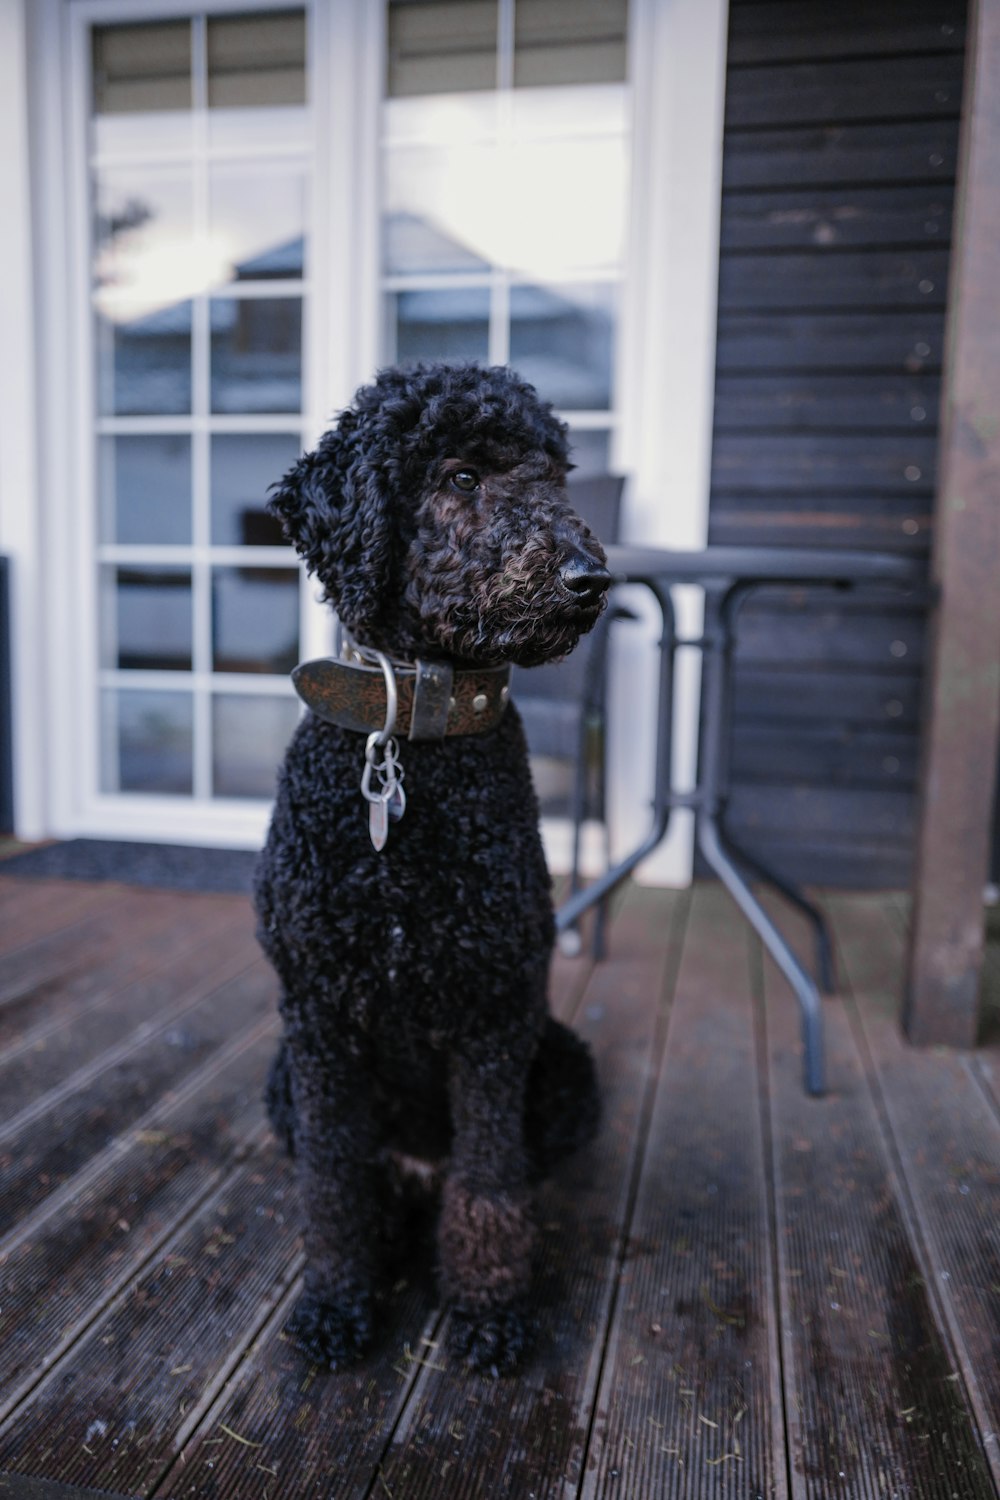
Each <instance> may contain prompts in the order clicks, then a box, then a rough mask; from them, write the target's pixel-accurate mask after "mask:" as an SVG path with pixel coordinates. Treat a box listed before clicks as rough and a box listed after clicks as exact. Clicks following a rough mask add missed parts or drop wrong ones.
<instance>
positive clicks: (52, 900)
mask: <svg viewBox="0 0 1000 1500" xmlns="http://www.w3.org/2000/svg"><path fill="white" fill-rule="evenodd" d="M9 868H10V866H9V865H7V864H6V862H5V863H4V864H3V865H0V955H3V956H6V955H9V954H10V953H13V952H16V951H17V949H18V948H23V947H24V946H25V944H27V943H32V942H37V940H38V939H39V938H44V937H49V936H51V935H52V934H53V933H56V932H58V931H59V930H60V929H61V928H63V927H70V926H72V925H73V924H74V923H77V922H80V921H82V920H83V919H84V918H85V917H87V916H96V915H97V914H98V913H99V912H100V911H102V910H104V909H106V908H108V907H111V906H114V904H115V902H116V901H117V900H118V899H119V897H120V895H121V891H122V887H121V886H119V885H114V884H109V883H102V884H100V885H94V884H91V883H90V882H85V881H81V880H25V879H23V878H21V879H19V878H18V877H17V876H15V875H11V874H5V873H2V872H3V871H5V870H8V869H9Z"/></svg>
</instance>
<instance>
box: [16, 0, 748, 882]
mask: <svg viewBox="0 0 1000 1500" xmlns="http://www.w3.org/2000/svg"><path fill="white" fill-rule="evenodd" d="M274 4H275V0H210V3H206V4H204V5H202V6H196V5H191V4H188V3H182V0H30V3H29V0H20V3H19V4H18V0H14V3H13V6H12V8H11V10H10V11H9V14H10V15H11V16H12V17H13V31H14V40H15V43H16V42H17V31H18V26H17V21H18V17H20V21H21V25H22V26H23V28H24V29H25V31H26V33H27V37H26V44H27V52H28V60H29V72H28V80H29V86H28V91H27V95H28V97H27V99H26V100H25V99H24V98H23V94H22V93H20V92H19V90H18V88H17V87H14V86H12V87H11V88H10V89H8V91H7V92H6V93H5V94H4V103H3V114H4V117H5V118H10V119H12V120H13V123H14V125H15V126H18V125H19V124H20V127H21V128H20V129H15V132H14V136H13V139H14V140H15V143H16V142H17V140H18V139H21V140H22V144H23V137H24V135H25V132H24V129H23V125H24V117H25V115H26V117H27V123H28V124H29V126H30V154H29V150H28V149H25V150H24V151H23V153H22V154H21V155H20V156H19V155H18V153H17V151H16V150H15V152H14V154H13V158H12V160H11V162H10V165H9V167H8V168H7V169H6V170H5V171H3V172H2V173H0V201H2V202H5V203H9V204H11V205H16V204H17V203H18V202H20V201H23V198H24V195H25V187H26V178H27V185H28V186H30V190H31V197H32V207H33V216H32V225H33V227H32V229H31V230H28V228H27V226H25V229H24V232H23V237H22V238H21V240H20V241H19V247H20V255H19V257H15V262H14V264H15V270H16V272H17V281H16V286H17V288H18V291H17V293H16V294H12V295H18V296H20V297H24V295H25V293H26V291H27V292H28V293H30V292H31V289H32V287H31V283H32V273H33V280H34V298H35V300H34V318H33V320H31V319H29V318H28V317H27V316H25V315H24V313H23V310H22V315H21V316H20V317H19V318H15V319H14V321H13V325H12V326H13V328H14V333H15V343H16V346H17V348H18V350H19V351H20V354H21V356H22V362H21V366H20V368H21V370H22V371H24V372H29V371H30V369H31V364H32V359H33V358H36V359H37V382H36V384H35V386H34V387H33V388H32V387H31V383H30V380H29V382H28V389H27V390H24V391H22V392H21V393H20V394H18V393H14V394H13V396H11V394H10V392H11V385H12V382H11V381H8V383H7V387H6V390H7V399H6V400H5V402H4V407H3V411H4V414H5V417H6V416H7V415H8V414H10V413H13V414H14V423H13V425H14V426H15V427H18V425H19V422H23V423H24V426H25V427H26V428H27V432H28V435H27V436H26V435H25V430H24V428H23V427H22V428H20V430H18V431H15V432H12V431H11V425H4V424H0V546H3V547H4V548H5V550H8V551H12V552H13V553H14V555H15V562H16V573H15V609H16V614H15V621H14V626H15V630H14V634H15V639H16V640H17V641H18V643H19V644H18V648H17V653H16V656H15V663H14V666H15V675H14V693H15V710H14V716H15V729H16V744H15V753H16V759H15V765H16V774H17V786H16V796H17V817H18V830H19V832H20V833H21V834H22V836H24V837H37V836H39V835H41V834H45V835H49V836H53V835H54V836H59V837H68V836H73V835H80V834H91V835H103V836H105V837H122V838H126V837H132V838H143V839H163V840H169V841H171V842H197V843H208V844H219V845H230V846H243V847H249V846H253V845H256V844H258V843H259V842H260V839H261V837H262V834H263V831H264V826H265V824H266V819H267V815H268V810H267V808H266V807H264V806H262V805H261V804H257V803H254V804H247V805H234V804H226V803H223V802H222V801H214V802H210V803H206V804H202V805H197V806H196V805H194V804H192V803H191V802H189V801H188V800H187V799H174V798H150V797H140V796H136V795H133V794H129V795H128V796H127V797H118V798H107V797H101V796H100V795H96V794H95V793H94V792H93V791H92V790H91V789H90V788H88V786H87V785H86V778H87V775H89V774H90V772H91V771H92V770H93V763H92V760H91V762H90V763H89V764H88V761H87V755H86V754H83V755H81V753H80V752H81V747H82V746H83V745H85V744H88V743H89V744H90V745H94V744H96V712H97V702H96V694H95V692H94V687H95V683H94V681H93V680H86V681H85V680H82V678H81V674H80V673H79V672H78V670H77V663H76V662H75V660H74V656H73V646H74V643H75V642H76V641H77V640H78V637H79V633H80V626H81V611H84V612H85V614H86V617H87V619H88V622H89V621H93V619H94V617H95V613H96V611H95V609H94V604H95V600H94V597H93V590H94V587H95V569H94V556H93V549H92V546H91V533H90V531H89V529H88V528H89V517H90V514H91V513H92V512H87V513H84V508H83V507H82V506H81V505H80V504H79V501H78V497H79V493H80V491H79V477H80V475H81V474H86V475H88V476H89V475H90V474H92V473H93V467H92V465H91V458H90V454H91V447H90V445H91V443H92V441H93V421H92V417H93V413H92V411H90V410H88V409H87V406H86V403H85V402H84V401H82V400H80V399H79V392H80V391H81V390H84V391H85V390H87V389H88V387H89V381H90V375H89V371H88V369H87V368H86V361H87V349H88V339H89V334H88V329H87V323H86V320H87V319H89V316H90V295H89V294H90V288H89V284H88V281H87V275H88V271H89V268H88V266H87V263H86V258H85V257H84V256H83V255H77V254H76V250H75V247H76V246H79V244H80V243H81V242H82V243H86V241H87V240H88V239H89V235H90V226H89V216H88V213H87V202H86V184H87V162H86V138H85V134H84V128H83V127H84V123H85V118H86V117H85V106H86V98H85V93H84V88H83V85H84V82H85V78H86V70H85V65H86V47H85V38H86V33H87V28H88V27H89V25H91V24H93V23H95V22H110V21H114V20H125V19H128V20H132V21H140V20H146V19H150V20H152V19H156V18H164V19H166V18H170V17H183V16H186V15H189V14H190V13H191V12H192V11H193V10H195V9H204V10H207V11H209V12H211V13H213V14H225V13H226V12H241V11H243V12H245V11H249V10H254V9H262V10H266V9H270V8H273V6H274ZM305 8H306V10H307V12H308V14H309V26H310V35H311V43H310V46H309V53H308V58H307V66H308V68H309V72H310V80H311V85H310V98H311V101H312V119H313V128H314V131H315V140H316V150H317V160H318V161H319V162H320V163H322V164H324V166H323V170H321V171H320V172H319V173H317V182H316V197H315V202H314V218H313V230H314V240H313V264H314V265H322V266H324V267H326V268H328V270H327V275H326V276H325V277H324V278H320V277H314V286H313V297H314V299H315V300H314V308H313V317H312V320H311V328H312V333H313V337H312V339H311V340H309V341H308V344H307V350H308V352H307V354H306V359H307V369H306V390H307V392H308V395H307V397H306V399H307V401H308V403H309V405H308V407H307V408H306V411H305V418H304V428H305V435H306V440H307V442H312V441H314V440H315V439H316V438H317V437H318V436H319V434H320V433H321V432H322V431H323V429H324V428H325V427H326V426H327V425H328V423H329V419H330V416H331V415H332V413H334V412H335V411H336V410H337V409H339V408H340V407H341V406H343V405H344V404H346V402H348V401H349V399H350V396H351V393H352V392H353V390H354V389H355V388H356V386H357V385H358V384H360V383H361V382H362V381H363V380H365V379H367V378H369V377H370V375H371V373H372V371H373V370H374V368H375V367H376V364H377V360H378V343H379V317H380V296H379V282H380V276H379V269H380V267H379V253H378V251H379V203H378V182H379V176H378V167H379V154H378V153H379V122H380V107H381V100H382V78H383V58H384V51H385V37H384V32H385V7H384V5H383V4H381V3H373V0H305ZM726 19H727V0H631V5H630V35H629V55H630V59H631V62H630V75H631V76H630V82H631V85H632V108H633V128H632V151H633V158H632V177H633V182H634V184H635V190H634V191H633V192H632V194H631V202H632V221H631V230H630V246H629V250H628V253H627V256H626V274H625V283H624V298H623V305H622V321H621V327H620V336H619V340H618V350H617V356H616V372H615V378H616V385H617V388H618V391H619V393H620V399H619V401H618V402H617V406H618V409H619V411H620V420H619V423H618V426H617V428H616V429H614V428H613V429H612V442H613V451H612V460H613V464H614V466H615V467H616V468H617V469H619V470H620V471H622V472H625V473H626V474H627V475H628V476H629V479H628V484H627V487H626V493H625V498H624V514H623V525H624V534H625V536H626V538H627V539H629V540H633V541H642V542H644V543H647V544H655V545H661V546H669V547H687V548H696V547H700V546H703V545H704V543H705V539H706V537H707V517H708V495H709V458H710V449H711V429H712V403H713V384H714V356H715V315H716V284H717V275H718V220H719V206H720V191H721V136H722V116H723V99H724V84H725V41H726ZM19 63H20V57H19V55H18V52H17V48H16V46H15V47H14V48H11V49H5V67H4V72H3V76H5V77H6V76H7V75H10V77H9V79H8V82H10V83H11V84H12V85H13V82H14V75H15V73H16V71H17V69H18V67H19ZM28 161H30V173H29V172H26V163H27V162H28ZM7 222H8V224H10V223H11V222H14V223H22V224H24V223H25V221H24V219H23V218H22V217H20V216H18V215H16V211H15V213H12V214H11V215H9V216H8V219H7ZM344 226H349V227H350V233H345V232H343V229H344ZM81 235H82V236H84V237H85V238H84V239H83V240H82V241H81V239H80V236H81ZM26 245H27V253H25V247H26ZM15 248H17V246H15ZM29 330H30V331H29ZM3 390H4V387H0V392H2V391H3ZM36 391H37V398H36V396H35V392H36ZM88 482H90V481H89V480H88ZM19 483H23V484H24V485H25V487H26V491H25V493H26V494H27V500H26V502H25V504H24V508H23V510H22V512H21V513H20V514H19V515H17V516H16V517H15V516H14V510H13V507H12V505H11V501H10V498H9V497H8V495H7V493H6V491H7V489H8V487H9V486H12V485H17V484H19ZM681 602H682V606H683V609H684V612H685V614H686V615H687V616H688V617H689V618H688V619H687V620H686V621H685V624H686V626H688V627H690V628H694V629H695V630H696V629H697V617H698V607H697V601H687V602H685V601H681ZM637 603H638V604H639V608H640V610H641V611H642V614H643V621H642V622H641V623H640V624H639V625H637V626H629V627H624V628H621V629H620V630H619V636H620V640H619V644H618V647H617V648H616V655H615V667H614V670H613V672H612V724H613V726H614V735H613V743H612V775H613V784H612V813H613V827H614V829H615V833H616V847H617V848H618V850H619V851H620V850H621V849H622V848H624V847H626V846H628V845H631V844H632V843H634V842H635V841H636V840H637V838H638V837H641V836H642V835H643V833H644V832H645V828H646V823H647V821H648V816H649V814H648V806H647V795H648V790H649V789H648V788H646V789H644V790H642V791H640V795H638V796H637V795H636V767H637V761H638V762H640V763H641V762H642V761H645V762H646V764H647V766H648V768H649V775H651V767H652V740H653V726H652V702H651V693H650V682H651V680H652V671H653V669H654V666H655V651H654V641H655V634H656V630H655V624H654V623H653V622H652V621H651V620H650V619H649V614H650V611H649V609H648V608H647V606H646V603H645V600H644V599H637ZM88 628H90V626H89V625H88ZM309 628H310V632H311V631H312V629H313V627H312V626H310V627H309ZM317 632H318V634H317V637H316V639H318V635H319V634H321V633H322V631H321V629H320V628H319V627H317ZM304 644H310V645H311V644H312V638H310V640H309V641H308V642H306V643H304ZM91 659H93V658H91ZM697 718H698V674H697V670H696V669H695V668H694V664H693V663H692V664H690V669H689V670H682V671H680V672H679V682H678V689H677V699H676V717H675V746H676V752H675V770H676V773H677V776H678V777H679V779H680V780H681V781H684V780H688V781H689V780H690V778H691V775H692V770H693V766H694V755H695V749H696V744H697ZM92 786H93V782H91V787H92ZM565 832H566V831H565V829H561V828H553V829H549V830H547V834H548V838H547V842H548V845H549V849H550V855H551V857H552V858H553V863H555V864H562V863H564V862H565V859H564V856H565V849H566V842H567V840H566V837H565ZM691 845H692V821H691V818H690V815H685V814H677V815H675V818H674V822H673V825H672V830H671V835H670V838H669V839H668V840H667V841H666V842H665V844H664V845H663V846H662V847H661V850H660V851H659V852H658V854H657V855H656V856H654V857H653V858H652V859H651V860H650V861H649V862H647V864H646V865H645V866H644V872H645V874H646V875H647V876H648V877H650V878H655V879H658V880H664V881H668V882H670V883H684V882H685V881H686V880H687V879H688V878H689V875H690V868H691Z"/></svg>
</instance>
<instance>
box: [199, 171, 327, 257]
mask: <svg viewBox="0 0 1000 1500" xmlns="http://www.w3.org/2000/svg"><path fill="white" fill-rule="evenodd" d="M208 212H209V241H210V244H211V247H212V253H213V258H214V259H215V260H217V262H218V266H219V275H218V278H217V280H218V281H220V282H221V281H262V280H273V279H274V278H275V277H279V276H281V277H286V276H290V277H301V276H302V274H303V247H304V244H305V223H306V182H305V176H304V174H303V173H302V172H299V171H294V170H290V169H289V168H288V167H281V168H280V169H267V168H264V167H260V166H256V165H255V166H252V167H233V166H227V167H216V168H213V169H212V170H211V172H210V174H209V188H208Z"/></svg>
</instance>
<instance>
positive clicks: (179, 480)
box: [98, 433, 191, 545]
mask: <svg viewBox="0 0 1000 1500" xmlns="http://www.w3.org/2000/svg"><path fill="white" fill-rule="evenodd" d="M98 471H99V472H98V496H99V499H98V503H99V508H100V532H99V534H100V539H101V541H102V542H152V543H158V544H171V543H174V544H180V545H183V544H184V543H187V542H190V540H191V439H190V438H189V437H183V436H181V435H180V434H174V433H169V434H148V433H147V434H144V435H143V436H142V437H103V438H101V440H100V448H99V452H98Z"/></svg>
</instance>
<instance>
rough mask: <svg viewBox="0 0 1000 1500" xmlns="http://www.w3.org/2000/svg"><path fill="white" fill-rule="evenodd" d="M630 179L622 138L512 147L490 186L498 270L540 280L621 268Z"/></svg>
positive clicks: (519, 143)
mask: <svg viewBox="0 0 1000 1500" xmlns="http://www.w3.org/2000/svg"><path fill="white" fill-rule="evenodd" d="M627 179H628V156H627V150H626V143H625V139H624V137H622V136H620V135H614V136H609V137H607V138H603V137H599V138H597V139H594V138H593V137H586V138H584V139H582V140H580V139H577V140H549V141H511V142H509V143H508V144H507V145H506V146H505V147H504V148H503V149H502V150H501V152H500V153H499V163H498V172H497V174H496V177H495V178H494V181H493V183H492V184H491V185H490V191H492V192H493V193H494V194H495V195H496V202H495V206H494V208H493V226H492V230H491V235H490V246H491V249H492V251H493V254H494V258H495V261H496V263H497V264H500V265H504V266H509V267H510V268H511V269H512V270H514V271H519V272H520V273H521V274H522V275H528V276H533V277H538V278H539V279H542V278H544V279H548V278H549V277H555V276H559V275H565V274H566V273H567V272H568V271H574V270H583V269H588V270H589V269H594V270H597V269H598V268H605V267H606V268H608V269H610V268H612V267H616V266H618V265H619V264H620V263H621V260H622V258H623V255H624V249H625V219H626V192H627ZM480 192H482V187H480Z"/></svg>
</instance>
